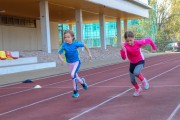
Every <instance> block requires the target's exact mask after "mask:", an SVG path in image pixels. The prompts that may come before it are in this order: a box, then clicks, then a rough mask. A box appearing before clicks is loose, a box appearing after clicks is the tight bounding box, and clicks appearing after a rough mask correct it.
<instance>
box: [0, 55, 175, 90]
mask: <svg viewBox="0 0 180 120" xmlns="http://www.w3.org/2000/svg"><path fill="white" fill-rule="evenodd" d="M177 58H178V57H177ZM177 58H173V59H170V60H167V61H165V62H169V61H172V60H178V59H177ZM146 61H149V60H148V59H147V60H146ZM159 63H160V64H161V63H163V62H159ZM159 63H158V64H159ZM116 64H122V63H113V64H107V65H102V66H97V67H91V68H87V69H83V70H80V72H81V71H86V70H91V69H96V68H101V67H107V66H110V65H116ZM126 66H129V65H126ZM126 66H122V67H126ZM122 67H118V68H122ZM107 71H108V70H107ZM66 74H68V72H66V73H62V74H55V75H50V76H44V77H39V78H34V79H33V80H42V79H47V78H52V77H57V76H61V75H66ZM65 81H68V80H65ZM21 83H22V82H17V83H10V84H5V85H0V88H1V87H8V86H12V85H17V84H21ZM57 83H58V82H57Z"/></svg>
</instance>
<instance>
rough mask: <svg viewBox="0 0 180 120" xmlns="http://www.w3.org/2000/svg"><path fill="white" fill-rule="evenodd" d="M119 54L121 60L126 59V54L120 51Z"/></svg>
mask: <svg viewBox="0 0 180 120" xmlns="http://www.w3.org/2000/svg"><path fill="white" fill-rule="evenodd" d="M119 52H120V55H121V58H122V59H123V60H125V59H126V52H125V51H124V50H120V51H119Z"/></svg>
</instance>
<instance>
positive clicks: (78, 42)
mask: <svg viewBox="0 0 180 120" xmlns="http://www.w3.org/2000/svg"><path fill="white" fill-rule="evenodd" d="M76 47H77V48H78V47H84V44H83V43H82V42H81V41H77V42H76Z"/></svg>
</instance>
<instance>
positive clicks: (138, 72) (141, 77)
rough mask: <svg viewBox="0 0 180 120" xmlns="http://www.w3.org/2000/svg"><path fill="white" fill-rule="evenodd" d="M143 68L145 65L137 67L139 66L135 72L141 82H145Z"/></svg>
mask: <svg viewBox="0 0 180 120" xmlns="http://www.w3.org/2000/svg"><path fill="white" fill-rule="evenodd" d="M143 67H144V64H139V65H137V66H136V67H135V69H134V72H133V73H134V75H135V76H136V77H137V78H139V79H140V80H141V81H143V80H144V77H143V75H142V73H141V71H142V69H143Z"/></svg>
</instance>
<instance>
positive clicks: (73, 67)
mask: <svg viewBox="0 0 180 120" xmlns="http://www.w3.org/2000/svg"><path fill="white" fill-rule="evenodd" d="M80 66H81V62H80V61H76V62H74V63H68V68H69V71H70V73H71V78H72V81H73V88H74V90H78V82H80V83H81V84H83V81H82V80H81V78H80V77H79V76H78V70H79V68H80Z"/></svg>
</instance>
